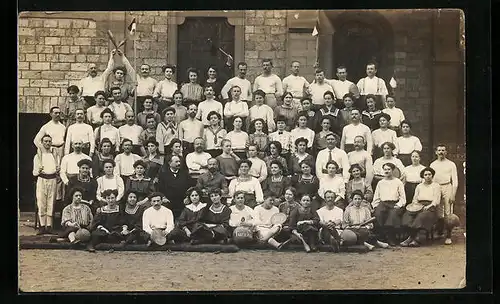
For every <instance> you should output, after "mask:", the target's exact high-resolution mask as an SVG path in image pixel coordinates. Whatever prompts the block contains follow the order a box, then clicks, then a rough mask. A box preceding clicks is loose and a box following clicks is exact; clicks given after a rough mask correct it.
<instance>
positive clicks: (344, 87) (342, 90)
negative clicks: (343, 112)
mask: <svg viewBox="0 0 500 304" xmlns="http://www.w3.org/2000/svg"><path fill="white" fill-rule="evenodd" d="M337 77H338V80H337V79H325V82H327V83H329V84H330V85H331V86H332V88H333V93H335V96H337V101H336V103H335V106H336V107H337V108H339V109H343V108H344V102H343V100H342V98H343V97H344V96H345V94H347V93H351V94H353V95H354V98H355V99H358V98H359V90H358V87H357V86H356V84H354V82H352V81H349V80H347V68H346V67H345V66H343V65H339V66H338V67H337Z"/></svg>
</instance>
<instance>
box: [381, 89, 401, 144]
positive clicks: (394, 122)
mask: <svg viewBox="0 0 500 304" xmlns="http://www.w3.org/2000/svg"><path fill="white" fill-rule="evenodd" d="M385 104H386V106H387V107H386V108H385V109H383V110H382V112H383V113H386V114H389V115H390V117H391V120H390V126H389V127H390V128H391V129H392V130H394V131H396V133H397V134H398V135H401V123H402V122H403V121H404V120H405V114H404V113H403V110H401V109H400V108H396V98H395V97H394V96H392V95H387V97H386V100H385Z"/></svg>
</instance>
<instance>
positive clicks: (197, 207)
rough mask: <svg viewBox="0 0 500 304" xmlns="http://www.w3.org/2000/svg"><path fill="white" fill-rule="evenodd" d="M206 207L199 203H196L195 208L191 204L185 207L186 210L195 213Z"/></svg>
mask: <svg viewBox="0 0 500 304" xmlns="http://www.w3.org/2000/svg"><path fill="white" fill-rule="evenodd" d="M206 206H207V204H205V203H201V202H200V203H198V205H197V206H195V205H194V204H193V203H191V204H189V205H186V208H188V209H189V210H191V211H193V212H196V211H199V210H201V209H203V208H205V207H206Z"/></svg>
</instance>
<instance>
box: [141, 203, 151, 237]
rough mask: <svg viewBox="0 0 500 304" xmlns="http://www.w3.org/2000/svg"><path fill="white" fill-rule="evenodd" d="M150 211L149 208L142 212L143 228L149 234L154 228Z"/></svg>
mask: <svg viewBox="0 0 500 304" xmlns="http://www.w3.org/2000/svg"><path fill="white" fill-rule="evenodd" d="M149 213H150V212H148V209H146V211H144V213H143V214H142V230H144V231H145V232H146V233H147V234H151V233H152V232H153V229H151V221H150V215H149Z"/></svg>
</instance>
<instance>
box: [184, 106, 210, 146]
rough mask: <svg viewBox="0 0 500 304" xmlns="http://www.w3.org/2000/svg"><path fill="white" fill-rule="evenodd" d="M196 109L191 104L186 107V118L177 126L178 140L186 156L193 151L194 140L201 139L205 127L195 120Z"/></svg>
mask: <svg viewBox="0 0 500 304" xmlns="http://www.w3.org/2000/svg"><path fill="white" fill-rule="evenodd" d="M197 112H198V107H197V106H196V105H195V104H194V103H192V104H190V105H189V106H188V111H187V114H188V118H187V119H185V120H183V121H181V123H180V124H179V139H180V140H182V144H183V148H184V149H183V151H184V152H185V153H186V154H188V153H191V152H193V151H194V140H195V139H196V138H197V137H203V129H204V128H205V126H204V125H203V123H202V122H201V121H199V120H198V119H196V113H197Z"/></svg>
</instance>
